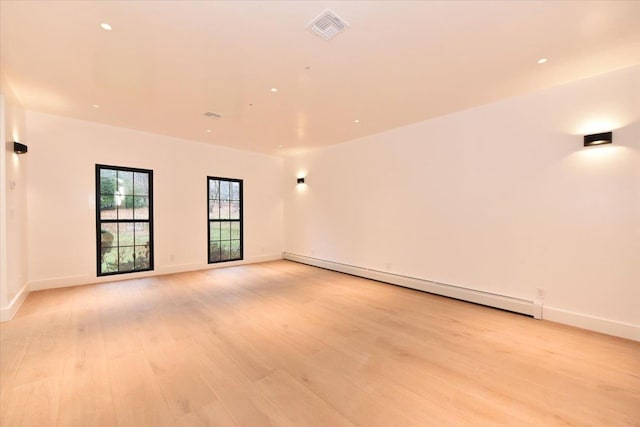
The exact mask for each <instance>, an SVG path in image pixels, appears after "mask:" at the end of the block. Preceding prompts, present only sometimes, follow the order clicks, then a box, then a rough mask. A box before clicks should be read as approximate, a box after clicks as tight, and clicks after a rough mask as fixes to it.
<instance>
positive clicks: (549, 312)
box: [544, 306, 640, 341]
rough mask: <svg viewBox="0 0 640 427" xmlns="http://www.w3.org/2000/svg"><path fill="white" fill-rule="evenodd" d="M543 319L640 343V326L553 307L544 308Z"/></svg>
mask: <svg viewBox="0 0 640 427" xmlns="http://www.w3.org/2000/svg"><path fill="white" fill-rule="evenodd" d="M544 319H545V320H550V321H552V322H558V323H563V324H565V325H570V326H576V327H578V328H582V329H588V330H590V331H595V332H601V333H603V334H607V335H613V336H616V337H621V338H627V339H630V340H634V341H640V325H633V324H631V323H624V322H619V321H616V320H611V319H604V318H602V317H596V316H590V315H587V314H582V313H575V312H572V311H568V310H562V309H559V308H555V307H547V306H545V307H544Z"/></svg>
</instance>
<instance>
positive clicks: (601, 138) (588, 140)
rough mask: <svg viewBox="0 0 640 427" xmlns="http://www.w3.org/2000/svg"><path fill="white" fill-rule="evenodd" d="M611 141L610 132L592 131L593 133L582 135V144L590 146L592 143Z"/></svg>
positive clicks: (609, 142) (611, 134)
mask: <svg viewBox="0 0 640 427" xmlns="http://www.w3.org/2000/svg"><path fill="white" fill-rule="evenodd" d="M612 141H613V133H612V132H602V133H594V134H593V135H585V136H584V146H585V147H591V146H592V145H602V144H611V142H612Z"/></svg>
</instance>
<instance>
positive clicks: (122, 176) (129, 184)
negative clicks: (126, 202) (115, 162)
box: [117, 170, 133, 196]
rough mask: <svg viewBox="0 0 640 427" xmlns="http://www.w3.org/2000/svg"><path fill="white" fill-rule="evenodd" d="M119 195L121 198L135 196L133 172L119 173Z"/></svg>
mask: <svg viewBox="0 0 640 427" xmlns="http://www.w3.org/2000/svg"><path fill="white" fill-rule="evenodd" d="M117 191H118V193H119V194H120V195H121V196H132V195H133V172H129V171H121V170H119V171H118V188H117Z"/></svg>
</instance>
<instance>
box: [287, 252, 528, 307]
mask: <svg viewBox="0 0 640 427" xmlns="http://www.w3.org/2000/svg"><path fill="white" fill-rule="evenodd" d="M283 258H284V259H286V260H290V261H296V262H300V263H302V264H308V265H313V266H316V267H321V268H326V269H327V270H333V271H339V272H341V273H347V274H351V275H354V276H358V277H364V278H367V279H373V280H377V281H379V282H385V283H391V284H393V285H398V286H403V287H405V288H411V289H416V290H419V291H424V292H429V293H432V294H437V295H442V296H446V297H450V298H455V299H459V300H463V301H468V302H473V303H476V304H482V305H487V306H490V307H495V308H500V309H503V310H509V311H513V312H516V313H522V314H526V315H529V316H533V315H534V306H533V301H527V300H523V299H519V298H513V297H508V296H504V295H497V294H491V293H488V292H482V291H477V290H474V289H467V288H462V287H459V286H453V285H447V284H445V283H438V282H433V281H431V280H424V279H418V278H415V277H408V276H401V275H398V274H393V273H387V272H384V271H378V270H372V269H368V268H363V267H357V266H354V265H348V264H341V263H337V262H333V261H326V260H322V259H319V258H312V257H307V256H302V255H296V254H292V253H288V252H285V253H284V255H283Z"/></svg>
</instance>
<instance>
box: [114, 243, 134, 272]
mask: <svg viewBox="0 0 640 427" xmlns="http://www.w3.org/2000/svg"><path fill="white" fill-rule="evenodd" d="M118 255H119V258H120V259H119V263H120V265H119V266H118V271H120V272H122V271H133V269H134V258H133V247H132V246H126V247H124V248H123V247H120V248H118Z"/></svg>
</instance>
